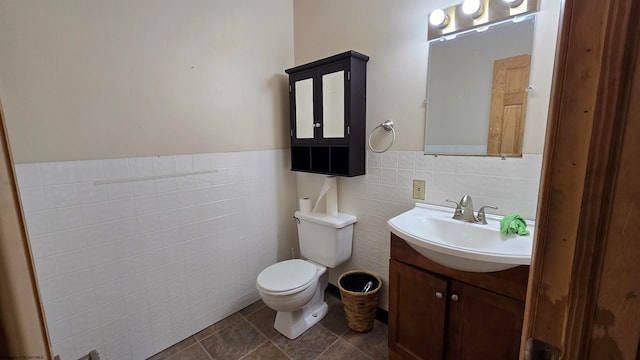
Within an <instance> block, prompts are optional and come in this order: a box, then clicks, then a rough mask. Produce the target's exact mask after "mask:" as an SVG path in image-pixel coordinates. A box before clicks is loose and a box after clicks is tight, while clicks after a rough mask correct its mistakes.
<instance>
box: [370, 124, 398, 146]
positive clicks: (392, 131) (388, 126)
mask: <svg viewBox="0 0 640 360" xmlns="http://www.w3.org/2000/svg"><path fill="white" fill-rule="evenodd" d="M378 128H383V129H384V130H385V131H391V133H392V134H393V137H392V138H391V142H390V143H389V146H387V147H386V148H384V150H376V149H374V148H373V146H371V136H373V133H374V132H375V131H376V130H377V129H378ZM395 140H396V130H395V129H394V128H393V121H392V120H386V121H384V122H382V124H380V125H378V126H376V127H374V128H373V130H371V133H370V134H369V149H371V151H373V152H374V153H383V152H386V151H387V150H389V148H391V145H393V142H394V141H395Z"/></svg>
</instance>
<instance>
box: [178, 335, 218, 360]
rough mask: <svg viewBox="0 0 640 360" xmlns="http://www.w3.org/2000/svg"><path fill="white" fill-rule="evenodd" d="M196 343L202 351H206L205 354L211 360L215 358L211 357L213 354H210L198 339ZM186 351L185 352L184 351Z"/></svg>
mask: <svg viewBox="0 0 640 360" xmlns="http://www.w3.org/2000/svg"><path fill="white" fill-rule="evenodd" d="M196 343H197V344H198V345H199V346H200V348H201V349H202V351H204V353H205V354H206V355H207V357H209V359H211V360H213V358H212V357H211V354H209V352H208V351H207V349H205V348H204V346H203V345H202V344H201V343H200V340H198V338H196ZM183 351H184V350H183Z"/></svg>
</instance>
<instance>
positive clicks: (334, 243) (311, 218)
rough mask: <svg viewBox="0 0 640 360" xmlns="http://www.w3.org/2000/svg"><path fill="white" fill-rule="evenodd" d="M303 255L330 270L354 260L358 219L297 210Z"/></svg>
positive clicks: (301, 252)
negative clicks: (354, 231)
mask: <svg viewBox="0 0 640 360" xmlns="http://www.w3.org/2000/svg"><path fill="white" fill-rule="evenodd" d="M295 216H296V218H297V219H298V220H299V223H298V241H299V243H300V255H302V256H304V257H305V258H307V259H309V260H311V261H314V262H317V263H319V264H322V265H324V266H327V267H331V268H333V267H336V266H338V265H340V264H342V263H343V262H345V261H347V260H348V259H349V258H350V257H351V243H352V241H353V224H354V223H355V222H356V221H357V220H358V219H357V218H356V217H355V216H353V215H349V214H343V213H338V214H337V215H335V216H331V215H328V214H322V213H310V212H300V211H296V213H295Z"/></svg>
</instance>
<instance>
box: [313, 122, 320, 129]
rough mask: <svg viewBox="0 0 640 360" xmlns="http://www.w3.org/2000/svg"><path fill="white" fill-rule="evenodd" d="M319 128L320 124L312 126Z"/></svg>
mask: <svg viewBox="0 0 640 360" xmlns="http://www.w3.org/2000/svg"><path fill="white" fill-rule="evenodd" d="M320 126H321V125H320V123H315V124H313V127H317V128H319V127H320Z"/></svg>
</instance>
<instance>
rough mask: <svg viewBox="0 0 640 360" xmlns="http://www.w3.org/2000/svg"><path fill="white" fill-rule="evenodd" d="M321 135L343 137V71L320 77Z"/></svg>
mask: <svg viewBox="0 0 640 360" xmlns="http://www.w3.org/2000/svg"><path fill="white" fill-rule="evenodd" d="M322 135H323V137H325V138H343V137H344V70H341V71H336V72H333V73H329V74H324V75H322Z"/></svg>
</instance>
